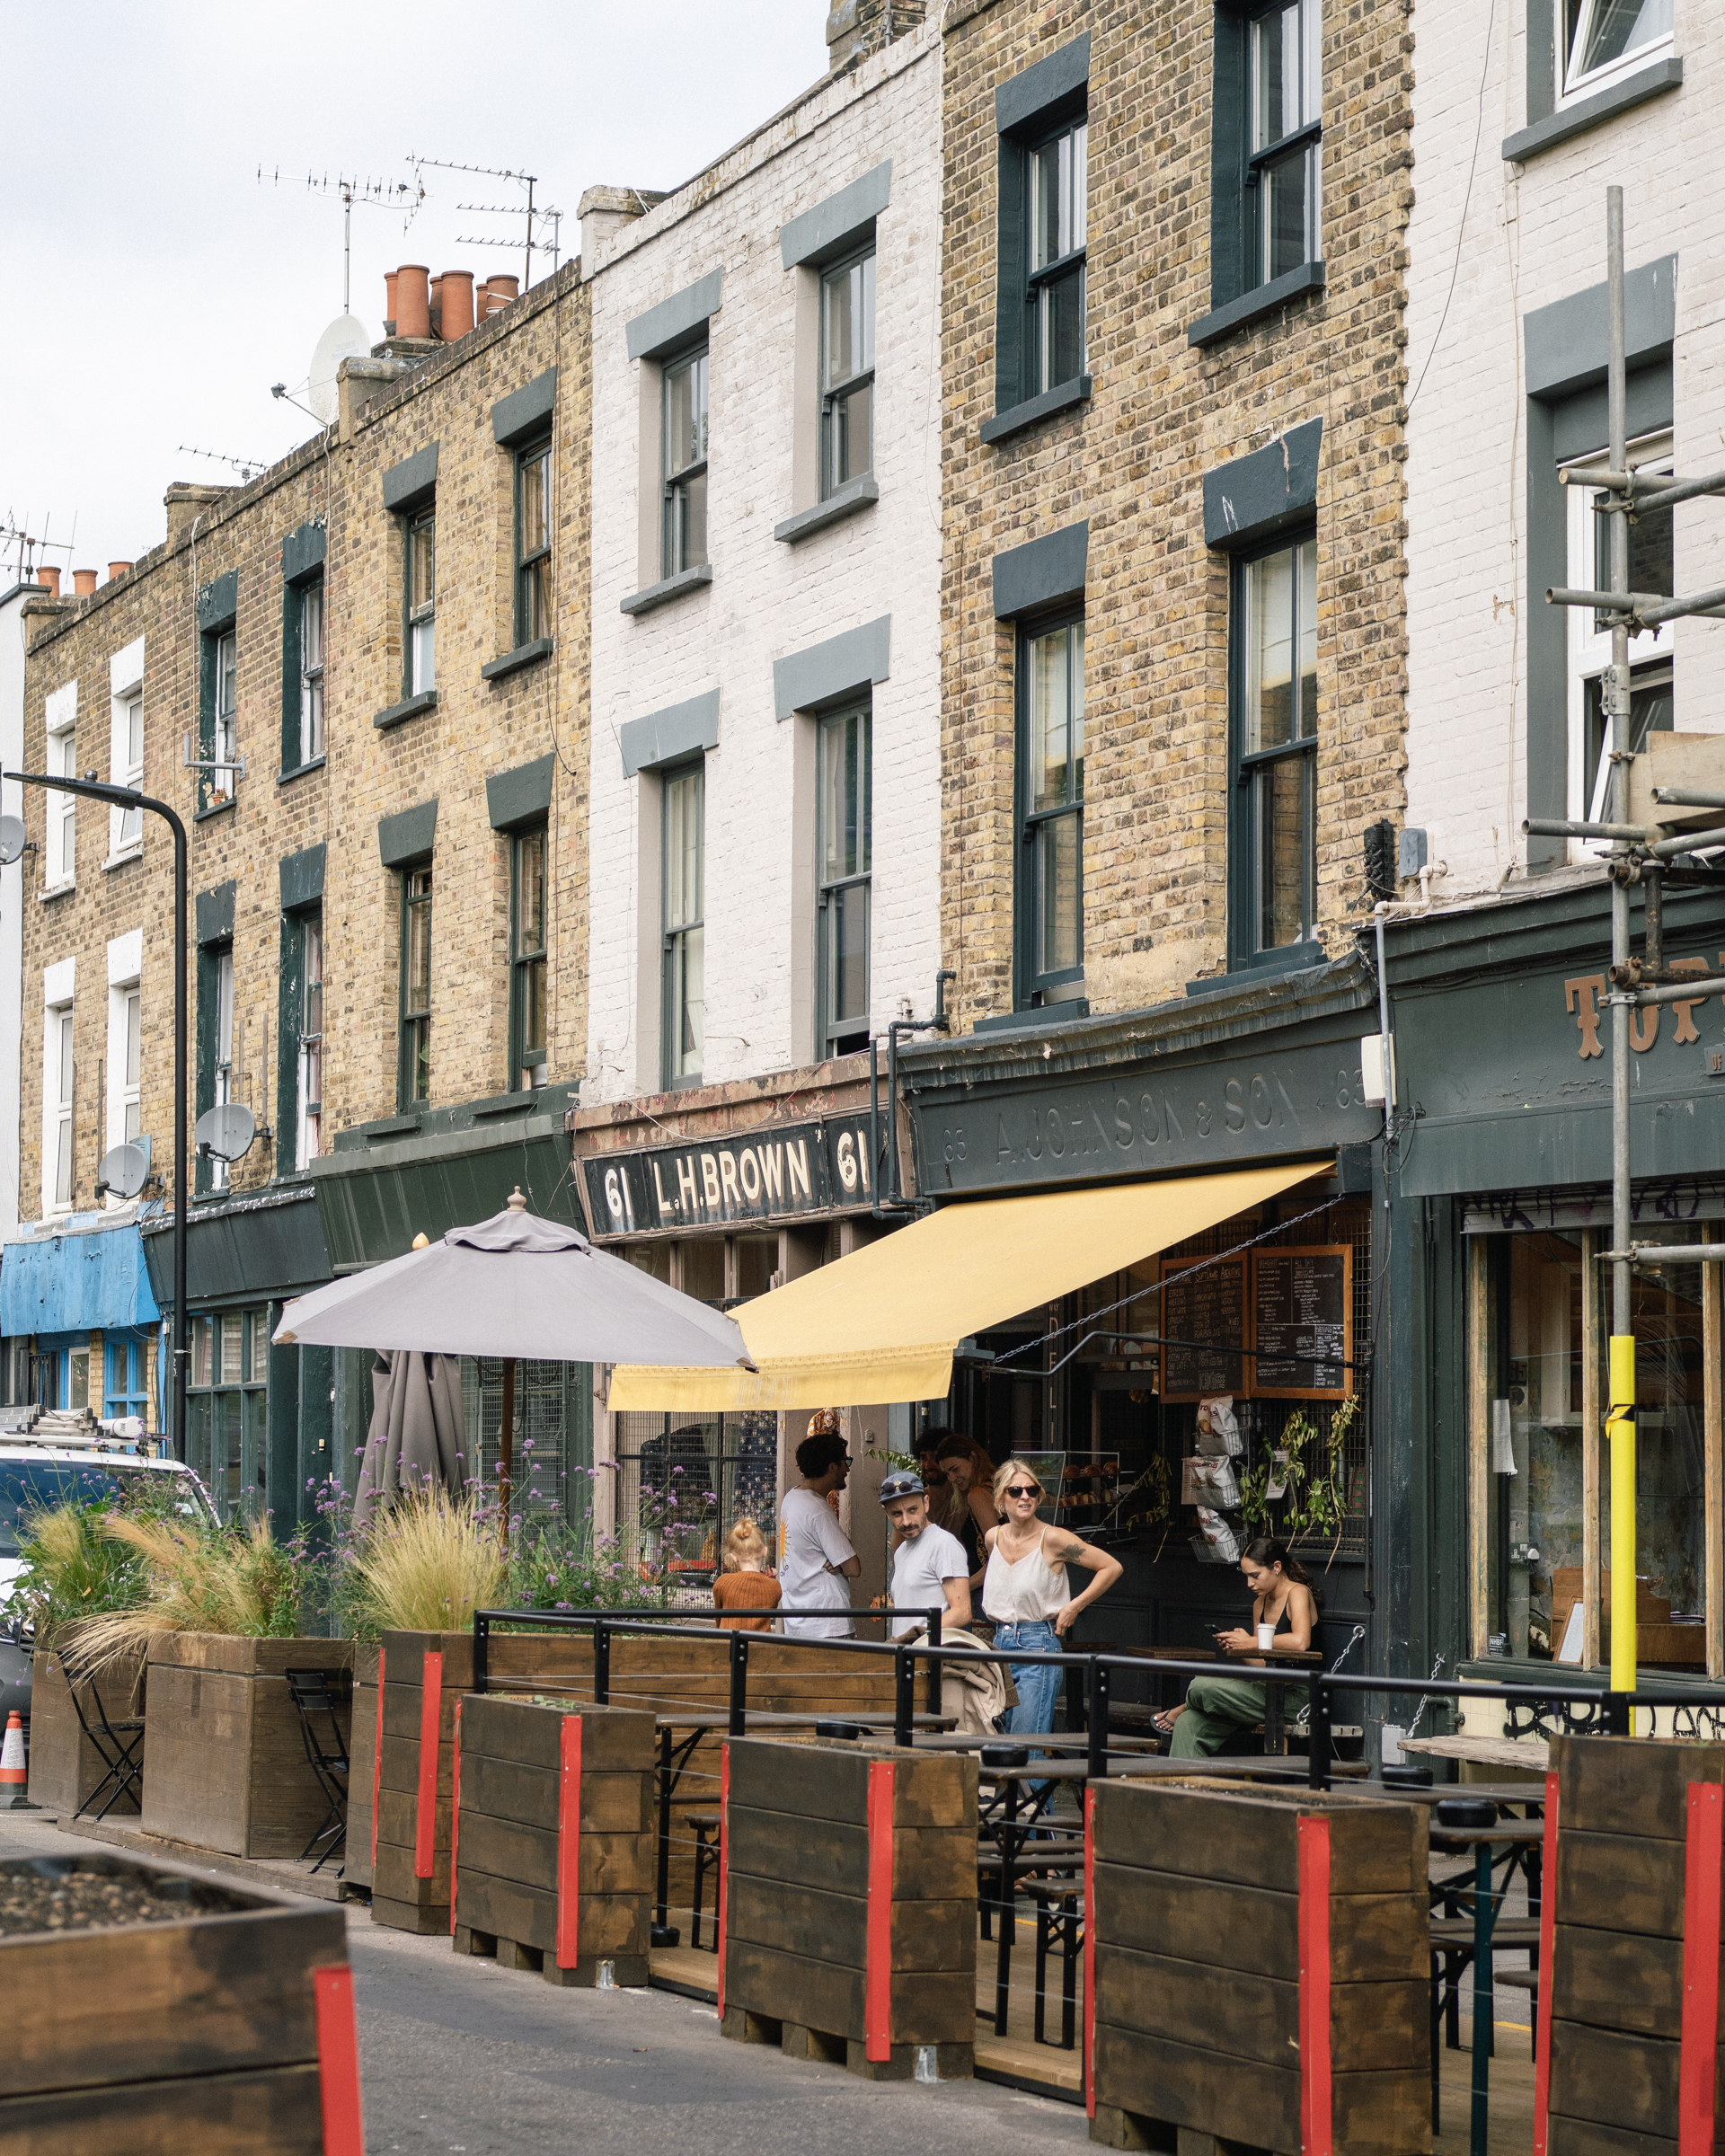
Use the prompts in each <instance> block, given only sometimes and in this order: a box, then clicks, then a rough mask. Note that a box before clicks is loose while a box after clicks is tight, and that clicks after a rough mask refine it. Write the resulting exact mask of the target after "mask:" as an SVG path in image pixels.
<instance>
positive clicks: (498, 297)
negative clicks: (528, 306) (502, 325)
mask: <svg viewBox="0 0 1725 2156" xmlns="http://www.w3.org/2000/svg"><path fill="white" fill-rule="evenodd" d="M486 281H487V283H488V284H489V285H490V286H491V312H492V314H496V313H497V311H498V309H499V308H500V307H507V306H508V305H509V302H510V301H511V300H514V299H519V298H520V296H521V279H520V278H518V277H492V278H487V280H486Z"/></svg>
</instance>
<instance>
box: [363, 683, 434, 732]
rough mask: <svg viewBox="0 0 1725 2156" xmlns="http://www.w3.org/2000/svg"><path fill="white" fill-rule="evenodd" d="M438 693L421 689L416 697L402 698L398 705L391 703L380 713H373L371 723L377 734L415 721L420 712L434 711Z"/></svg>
mask: <svg viewBox="0 0 1725 2156" xmlns="http://www.w3.org/2000/svg"><path fill="white" fill-rule="evenodd" d="M437 708H438V692H437V691H436V690H435V689H421V690H420V693H419V694H418V695H417V696H404V697H403V699H402V701H401V702H400V703H392V704H390V705H388V706H387V707H386V708H385V710H383V711H374V712H373V713H372V715H371V723H372V724H373V725H374V726H375V727H376V729H377V730H378V732H379V733H385V734H386V733H387V732H388V731H389V729H390V728H391V727H393V726H403V725H405V724H406V722H407V721H408V720H410V719H417V718H418V717H419V716H420V713H421V712H422V711H436V710H437Z"/></svg>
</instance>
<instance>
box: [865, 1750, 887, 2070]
mask: <svg viewBox="0 0 1725 2156" xmlns="http://www.w3.org/2000/svg"><path fill="white" fill-rule="evenodd" d="M892 1772H893V1763H892V1762H891V1760H889V1759H875V1760H871V1761H870V1762H869V1809H868V1833H869V1908H868V1916H867V1919H866V1926H867V1928H866V1931H865V1935H864V1936H865V1947H864V1955H863V1972H862V2038H863V2043H862V2050H863V2056H864V2057H865V2058H866V2059H868V2060H869V2061H870V2063H871V2064H884V2063H886V2062H888V2061H889V2060H890V2058H891V2057H892V1876H893V1864H892V1854H893V1851H892Z"/></svg>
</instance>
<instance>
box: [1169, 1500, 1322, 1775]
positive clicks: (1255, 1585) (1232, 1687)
mask: <svg viewBox="0 0 1725 2156" xmlns="http://www.w3.org/2000/svg"><path fill="white" fill-rule="evenodd" d="M1240 1569H1241V1571H1242V1572H1243V1573H1244V1575H1245V1579H1246V1585H1247V1586H1249V1587H1250V1588H1251V1589H1252V1630H1251V1631H1246V1630H1243V1628H1241V1627H1240V1626H1238V1625H1236V1626H1234V1629H1233V1630H1231V1631H1225V1632H1218V1633H1217V1634H1216V1645H1217V1646H1218V1647H1219V1648H1224V1649H1229V1648H1232V1649H1234V1651H1236V1652H1238V1651H1242V1650H1243V1649H1245V1648H1252V1647H1256V1648H1261V1649H1262V1651H1263V1652H1264V1653H1265V1654H1267V1655H1273V1654H1292V1655H1303V1654H1305V1653H1306V1652H1308V1651H1309V1649H1310V1648H1311V1645H1312V1633H1313V1630H1314V1627H1315V1625H1316V1624H1317V1621H1318V1614H1319V1612H1320V1611H1321V1610H1322V1608H1323V1595H1322V1594H1321V1593H1320V1591H1319V1588H1318V1583H1317V1582H1316V1580H1314V1578H1313V1577H1312V1575H1311V1574H1310V1573H1309V1572H1308V1571H1307V1570H1306V1568H1305V1566H1304V1565H1303V1564H1301V1563H1300V1561H1299V1560H1298V1559H1297V1558H1296V1557H1293V1556H1291V1555H1290V1554H1289V1551H1288V1548H1287V1543H1286V1542H1278V1541H1276V1540H1275V1538H1274V1537H1273V1536H1271V1535H1268V1534H1261V1535H1260V1536H1259V1537H1258V1539H1257V1540H1256V1541H1255V1542H1248V1543H1247V1544H1246V1548H1245V1553H1244V1555H1243V1557H1242V1558H1241V1560H1240ZM1248 1666H1249V1667H1250V1666H1254V1665H1248ZM1255 1666H1257V1667H1261V1666H1262V1665H1261V1664H1258V1665H1255ZM1264 1689H1265V1688H1264V1685H1263V1684H1262V1683H1261V1682H1260V1681H1258V1680H1256V1679H1253V1678H1252V1677H1194V1678H1193V1679H1192V1681H1191V1683H1190V1684H1189V1685H1188V1686H1187V1688H1186V1704H1185V1705H1184V1706H1183V1707H1171V1708H1170V1709H1169V1710H1168V1711H1167V1713H1166V1714H1160V1715H1158V1716H1157V1717H1156V1722H1155V1726H1156V1727H1157V1728H1158V1729H1160V1730H1161V1731H1162V1733H1163V1736H1170V1737H1172V1743H1171V1744H1170V1745H1169V1747H1168V1749H1169V1753H1170V1754H1171V1755H1172V1757H1173V1758H1175V1759H1204V1758H1207V1757H1208V1756H1209V1754H1211V1753H1214V1752H1219V1751H1220V1750H1221V1749H1222V1746H1223V1745H1225V1743H1226V1742H1227V1740H1228V1738H1229V1737H1231V1736H1237V1735H1238V1734H1239V1732H1240V1731H1241V1730H1243V1729H1250V1728H1251V1727H1252V1726H1253V1725H1254V1724H1255V1723H1258V1722H1261V1721H1262V1720H1263V1719H1264Z"/></svg>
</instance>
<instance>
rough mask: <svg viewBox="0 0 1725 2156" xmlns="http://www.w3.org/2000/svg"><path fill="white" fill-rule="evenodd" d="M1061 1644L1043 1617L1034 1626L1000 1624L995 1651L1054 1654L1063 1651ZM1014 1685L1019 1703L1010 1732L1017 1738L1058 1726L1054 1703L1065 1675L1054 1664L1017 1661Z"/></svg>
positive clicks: (1010, 1717) (1010, 1719)
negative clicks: (1055, 1722)
mask: <svg viewBox="0 0 1725 2156" xmlns="http://www.w3.org/2000/svg"><path fill="white" fill-rule="evenodd" d="M1059 1647H1060V1641H1059V1639H1058V1637H1057V1634H1056V1632H1055V1629H1054V1627H1053V1625H1052V1624H1050V1623H1049V1622H1048V1620H1047V1619H1046V1618H1039V1619H1038V1620H1037V1621H1035V1622H1034V1623H1031V1624H997V1625H996V1626H995V1653H996V1654H1002V1655H1010V1654H1012V1653H1013V1652H1014V1651H1017V1652H1018V1653H1021V1654H1031V1655H1052V1654H1056V1653H1057V1652H1058V1651H1059ZM1011 1668H1012V1673H1013V1683H1014V1684H1015V1685H1016V1686H1017V1687H1018V1704H1017V1706H1016V1707H1013V1708H1011V1709H1010V1710H1008V1712H1007V1716H1006V1730H1007V1733H1008V1734H1009V1735H1010V1736H1034V1735H1035V1734H1036V1732H1037V1731H1038V1730H1040V1729H1049V1728H1052V1727H1053V1726H1054V1702H1055V1697H1056V1694H1057V1692H1058V1691H1059V1689H1060V1679H1061V1676H1062V1674H1063V1672H1062V1671H1061V1670H1060V1669H1059V1668H1057V1666H1056V1665H1055V1664H1053V1663H1051V1662H1014V1663H1013V1664H1012V1665H1011Z"/></svg>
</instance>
